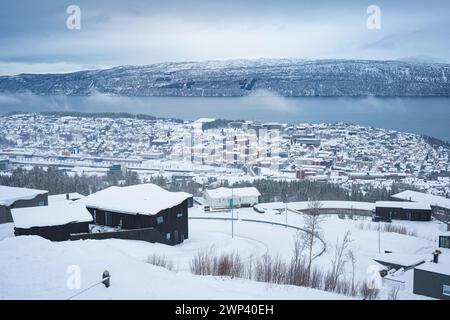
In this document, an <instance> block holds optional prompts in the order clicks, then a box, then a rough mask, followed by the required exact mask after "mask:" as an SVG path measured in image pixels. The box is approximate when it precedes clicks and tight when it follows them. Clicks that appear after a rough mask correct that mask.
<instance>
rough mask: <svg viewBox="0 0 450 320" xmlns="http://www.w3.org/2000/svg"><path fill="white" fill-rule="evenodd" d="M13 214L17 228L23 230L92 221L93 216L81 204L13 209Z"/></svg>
mask: <svg viewBox="0 0 450 320" xmlns="http://www.w3.org/2000/svg"><path fill="white" fill-rule="evenodd" d="M11 214H12V217H13V220H14V225H15V227H16V228H21V229H29V228H33V227H48V226H59V225H64V224H68V223H71V222H90V221H92V216H91V214H90V213H89V211H88V210H87V209H86V206H85V205H83V204H81V203H67V204H65V203H63V204H57V205H52V206H43V207H30V208H21V209H12V210H11Z"/></svg>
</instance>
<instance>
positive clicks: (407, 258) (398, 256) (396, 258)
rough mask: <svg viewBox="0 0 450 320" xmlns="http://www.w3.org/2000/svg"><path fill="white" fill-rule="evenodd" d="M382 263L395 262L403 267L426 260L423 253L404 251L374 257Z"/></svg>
mask: <svg viewBox="0 0 450 320" xmlns="http://www.w3.org/2000/svg"><path fill="white" fill-rule="evenodd" d="M373 260H375V261H377V262H379V263H381V264H395V265H399V266H402V267H412V266H416V265H418V264H421V263H423V262H425V258H424V256H422V255H416V254H404V253H383V254H380V255H378V256H376V257H374V258H373Z"/></svg>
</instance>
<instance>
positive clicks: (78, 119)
mask: <svg viewBox="0 0 450 320" xmlns="http://www.w3.org/2000/svg"><path fill="white" fill-rule="evenodd" d="M144 118H145V117H144ZM148 118H149V119H142V118H140V117H136V116H135V117H131V116H128V117H126V116H123V117H120V115H116V116H111V115H109V116H108V115H98V116H86V115H77V116H74V115H64V114H58V113H55V114H47V115H45V114H14V115H8V116H2V117H0V170H3V172H8V171H10V170H13V169H14V168H17V167H29V168H30V167H33V166H36V165H37V166H42V167H46V166H52V167H57V168H59V169H60V170H64V171H67V172H71V173H79V174H95V175H101V174H105V173H106V172H108V170H111V169H114V166H116V168H117V167H118V166H120V169H121V170H129V171H135V172H137V173H138V174H139V175H140V176H142V177H144V178H145V177H149V176H152V175H163V176H167V177H169V178H171V177H173V176H175V178H180V179H182V178H185V179H191V178H192V179H195V180H196V181H199V182H201V181H203V182H206V181H207V180H208V179H209V178H215V179H219V180H222V181H225V180H226V181H230V182H235V181H253V180H255V179H260V178H269V179H288V180H311V181H326V182H331V183H337V184H339V185H340V186H342V187H343V188H347V189H349V190H350V189H351V188H352V187H353V186H358V187H359V188H364V186H372V187H375V188H382V187H386V188H389V186H391V185H392V183H404V184H407V185H409V186H411V187H413V188H417V189H420V190H423V191H425V192H430V193H432V194H435V195H442V196H449V195H450V177H449V175H450V167H449V165H450V145H449V144H448V143H445V142H442V141H439V140H437V141H436V140H433V139H432V138H427V137H422V136H419V135H416V134H411V133H405V132H397V131H393V130H385V129H379V128H372V127H363V126H359V125H352V124H344V123H334V124H285V123H257V122H252V121H227V120H218V119H207V118H205V119H199V120H197V121H182V120H171V119H152V118H151V117H148Z"/></svg>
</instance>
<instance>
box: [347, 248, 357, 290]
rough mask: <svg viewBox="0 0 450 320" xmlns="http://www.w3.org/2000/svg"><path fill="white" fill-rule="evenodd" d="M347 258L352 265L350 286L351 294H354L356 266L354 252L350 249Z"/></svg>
mask: <svg viewBox="0 0 450 320" xmlns="http://www.w3.org/2000/svg"><path fill="white" fill-rule="evenodd" d="M347 256H348V260H349V261H350V264H351V266H352V286H351V295H352V296H354V295H356V287H355V268H356V258H355V254H354V252H353V251H352V250H349V251H348V254H347Z"/></svg>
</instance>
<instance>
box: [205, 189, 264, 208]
mask: <svg viewBox="0 0 450 320" xmlns="http://www.w3.org/2000/svg"><path fill="white" fill-rule="evenodd" d="M260 196H261V193H259V191H258V189H256V188H255V187H249V188H233V189H231V188H218V189H213V190H206V191H205V193H204V194H203V198H204V200H205V205H206V206H209V207H210V208H211V209H224V208H229V207H230V200H231V198H232V197H233V206H234V207H251V206H253V205H255V204H257V203H258V202H259V197H260Z"/></svg>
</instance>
